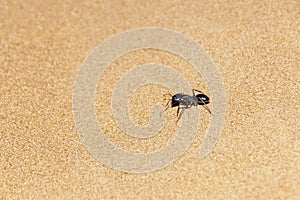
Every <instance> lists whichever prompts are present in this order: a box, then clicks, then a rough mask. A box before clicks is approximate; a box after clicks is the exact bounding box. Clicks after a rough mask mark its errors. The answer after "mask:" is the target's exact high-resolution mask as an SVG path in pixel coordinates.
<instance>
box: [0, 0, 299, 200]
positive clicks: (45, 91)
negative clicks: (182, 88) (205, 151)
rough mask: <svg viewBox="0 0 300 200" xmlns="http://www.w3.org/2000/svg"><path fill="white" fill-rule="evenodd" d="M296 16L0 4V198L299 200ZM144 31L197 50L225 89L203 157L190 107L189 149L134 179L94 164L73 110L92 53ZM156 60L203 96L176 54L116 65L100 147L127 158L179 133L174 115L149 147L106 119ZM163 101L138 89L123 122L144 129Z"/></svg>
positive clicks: (113, 4) (225, 6) (146, 6)
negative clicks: (160, 32)
mask: <svg viewBox="0 0 300 200" xmlns="http://www.w3.org/2000/svg"><path fill="white" fill-rule="evenodd" d="M299 13H300V12H299V2H297V1H243V2H242V1H229V0H228V1H161V2H160V1H147V2H146V1H109V2H108V1H107V2H104V1H64V2H61V1H54V0H53V1H52V0H49V1H45V2H42V1H37V0H32V1H16V2H10V1H1V3H0V44H1V45H0V46H1V48H0V81H1V84H0V119H1V120H0V122H1V123H0V131H1V135H0V152H1V154H0V155H1V156H0V199H299V198H300V189H299V185H300V136H299V129H300V124H299V117H300V114H299V86H300V84H299V75H300V70H299V64H300V62H299V27H300V23H299V17H300V14H299ZM297 19H298V20H297ZM143 27H160V28H167V29H171V30H175V31H177V32H180V33H182V34H185V35H187V36H188V37H189V38H191V39H193V40H194V41H196V42H197V43H199V44H200V45H201V46H202V47H203V49H204V50H205V51H206V52H207V53H208V55H209V56H210V58H211V59H212V60H213V62H214V64H215V67H216V69H217V70H218V72H219V75H220V77H221V79H222V82H223V86H224V89H225V93H226V99H224V102H226V118H225V123H224V127H223V129H222V132H221V135H220V137H219V138H218V140H217V143H216V145H215V147H214V148H213V151H212V152H211V153H210V154H209V155H208V156H207V157H205V158H204V159H199V150H200V148H201V145H202V143H203V141H204V139H205V131H206V130H207V129H208V127H209V123H210V120H211V117H210V115H209V114H208V113H207V112H206V111H205V110H204V109H201V108H200V111H201V118H200V124H201V125H200V127H199V129H198V131H197V133H196V136H195V138H194V139H193V142H192V144H191V146H190V147H189V148H188V150H187V152H185V153H184V154H183V155H182V156H180V157H179V158H178V159H176V160H175V161H174V162H173V163H171V164H170V165H168V166H167V167H165V168H163V169H160V170H156V171H154V172H150V173H139V174H136V173H130V172H123V171H119V170H117V169H113V168H111V167H109V166H107V165H105V164H103V163H101V162H99V160H97V159H96V158H95V157H94V156H92V154H91V153H90V152H89V151H88V149H87V148H86V146H85V145H84V144H83V142H82V141H81V139H80V136H79V132H78V130H77V128H76V127H75V122H74V118H73V112H72V102H73V89H74V85H75V82H76V79H77V75H78V72H79V70H80V66H81V64H82V63H83V62H84V60H85V58H86V57H87V56H88V55H89V54H90V52H91V50H92V49H94V48H95V47H96V46H97V45H99V44H100V43H101V42H103V41H105V40H107V39H108V38H110V37H111V36H113V35H115V34H119V33H122V32H124V31H128V30H133V29H137V28H143ZM154 62H155V63H161V64H164V65H168V66H170V67H171V68H173V69H175V70H176V71H177V72H178V73H180V74H181V75H182V76H184V77H186V79H187V80H189V82H190V84H191V85H192V87H194V88H198V89H201V90H203V91H204V92H205V93H206V94H208V95H210V93H211V92H210V91H209V89H208V86H207V85H208V84H209V83H207V82H205V79H203V78H201V76H199V74H197V73H196V72H195V70H194V69H193V67H192V66H191V65H190V64H189V63H187V62H186V61H185V60H184V59H183V58H180V57H179V56H178V55H174V54H171V53H167V52H164V51H161V50H155V49H148V50H137V51H134V52H130V53H128V54H126V55H124V56H122V57H121V58H120V59H118V60H116V61H115V62H114V63H112V64H111V65H110V66H109V68H108V69H107V71H105V73H104V74H103V77H102V78H101V80H99V82H98V87H97V89H96V93H95V96H96V98H95V99H96V100H95V110H96V115H97V119H98V121H99V124H100V125H99V127H100V128H101V130H102V131H103V132H104V134H105V135H106V136H107V138H108V139H110V140H111V142H112V143H114V144H116V145H117V146H119V147H120V148H123V149H126V150H127V151H129V152H135V153H137V152H142V153H149V152H154V151H155V150H156V149H159V148H163V147H164V146H165V145H167V144H168V141H170V140H171V139H172V138H173V137H174V135H172V134H167V133H168V131H176V130H177V129H178V125H176V123H175V121H176V119H174V118H172V116H173V117H176V110H174V109H170V110H168V111H167V113H168V118H167V121H169V123H168V125H167V127H166V128H165V129H164V130H163V131H162V132H160V133H158V134H157V135H155V136H153V137H151V138H148V139H136V138H134V137H132V136H129V135H127V134H126V133H125V132H122V131H121V130H120V129H119V128H118V127H117V123H116V122H115V120H114V118H113V114H112V111H111V107H110V106H109V105H110V102H111V95H112V91H113V87H114V86H115V84H116V83H117V82H118V80H119V79H120V77H122V75H124V74H125V73H126V72H127V71H128V70H130V69H133V68H134V67H136V66H139V65H142V64H147V63H154ZM165 92H168V90H167V89H166V88H163V87H161V86H159V85H149V86H146V87H145V88H142V89H141V88H140V89H138V90H137V91H136V92H135V94H134V95H133V96H132V97H131V103H130V106H129V107H130V109H129V111H130V115H131V118H132V120H133V121H134V122H135V123H136V124H137V125H139V126H146V125H147V124H149V120H150V114H149V112H150V107H151V106H152V105H153V104H155V103H158V104H160V105H164V104H165V103H166V102H165V101H164V100H163V99H162V94H163V93H165ZM172 92H178V91H173V90H172ZM144 97H145V98H144ZM211 101H212V103H211V105H210V106H213V102H214V99H211ZM186 112H187V113H188V112H189V111H186ZM184 114H186V113H184Z"/></svg>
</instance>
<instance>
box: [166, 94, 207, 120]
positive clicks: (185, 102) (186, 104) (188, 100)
mask: <svg viewBox="0 0 300 200" xmlns="http://www.w3.org/2000/svg"><path fill="white" fill-rule="evenodd" d="M195 91H196V92H199V93H200V94H197V95H195ZM192 92H193V96H190V95H187V94H183V93H177V94H175V95H173V96H172V95H171V94H166V95H169V96H172V99H169V101H168V103H167V104H166V109H165V110H167V109H168V105H169V103H170V101H171V100H172V101H171V107H172V108H173V107H176V106H178V109H177V116H178V120H177V122H178V121H179V119H180V118H181V116H182V114H183V112H184V110H185V109H188V108H191V107H192V106H198V105H202V106H203V107H204V108H205V109H206V110H207V111H208V112H209V113H210V114H211V111H210V110H209V108H208V107H207V105H206V104H209V98H208V96H206V95H205V94H203V93H202V92H201V91H200V90H196V89H192ZM179 110H181V112H180V113H179Z"/></svg>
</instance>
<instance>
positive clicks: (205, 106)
mask: <svg viewBox="0 0 300 200" xmlns="http://www.w3.org/2000/svg"><path fill="white" fill-rule="evenodd" d="M203 107H204V108H205V109H206V110H207V111H208V112H209V113H210V114H211V111H210V109H209V108H208V106H207V105H203Z"/></svg>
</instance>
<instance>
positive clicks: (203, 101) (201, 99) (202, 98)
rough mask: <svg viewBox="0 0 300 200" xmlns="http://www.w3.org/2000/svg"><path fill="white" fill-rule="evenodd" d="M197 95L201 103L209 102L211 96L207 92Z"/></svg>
mask: <svg viewBox="0 0 300 200" xmlns="http://www.w3.org/2000/svg"><path fill="white" fill-rule="evenodd" d="M196 97H197V99H198V104H199V105H205V104H209V98H208V96H206V95H205V94H197V95H196Z"/></svg>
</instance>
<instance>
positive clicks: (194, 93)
mask: <svg viewBox="0 0 300 200" xmlns="http://www.w3.org/2000/svg"><path fill="white" fill-rule="evenodd" d="M192 91H193V95H194V96H195V93H194V91H196V92H199V93H200V94H203V92H202V91H200V90H196V89H192Z"/></svg>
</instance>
